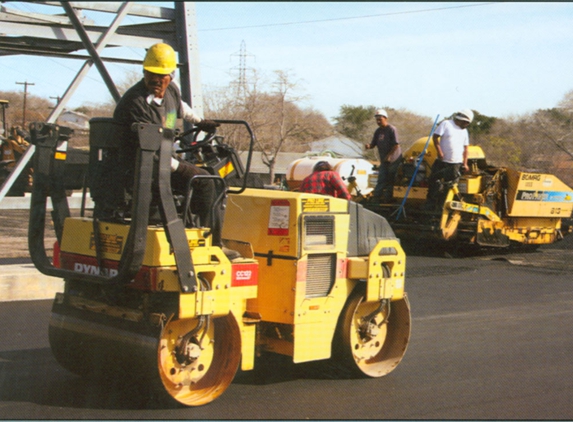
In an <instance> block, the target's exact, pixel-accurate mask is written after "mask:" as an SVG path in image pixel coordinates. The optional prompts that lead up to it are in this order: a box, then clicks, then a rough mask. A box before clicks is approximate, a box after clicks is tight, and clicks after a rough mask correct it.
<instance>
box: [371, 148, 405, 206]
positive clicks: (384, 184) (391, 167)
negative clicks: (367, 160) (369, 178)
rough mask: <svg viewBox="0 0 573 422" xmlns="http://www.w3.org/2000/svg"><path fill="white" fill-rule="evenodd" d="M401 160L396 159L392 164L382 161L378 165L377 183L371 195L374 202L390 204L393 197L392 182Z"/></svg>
mask: <svg viewBox="0 0 573 422" xmlns="http://www.w3.org/2000/svg"><path fill="white" fill-rule="evenodd" d="M401 162H402V160H401V159H397V160H396V161H394V162H393V163H389V162H387V161H384V162H382V163H380V167H379V168H378V182H377V183H376V187H375V188H374V192H373V193H372V197H373V198H374V199H376V200H382V201H383V202H390V201H391V200H392V197H393V196H394V181H395V179H396V173H397V172H398V167H400V163H401Z"/></svg>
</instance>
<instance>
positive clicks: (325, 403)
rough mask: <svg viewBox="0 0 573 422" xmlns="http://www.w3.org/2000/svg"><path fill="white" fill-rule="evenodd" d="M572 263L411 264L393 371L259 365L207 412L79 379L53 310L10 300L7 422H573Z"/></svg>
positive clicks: (3, 344) (525, 258) (122, 385)
mask: <svg viewBox="0 0 573 422" xmlns="http://www.w3.org/2000/svg"><path fill="white" fill-rule="evenodd" d="M494 258H495V259H494ZM571 258H573V252H572V251H571V250H550V249H548V250H545V251H543V252H537V253H532V254H522V255H507V256H500V257H491V256H489V257H483V256H482V257H472V258H443V257H427V256H426V257H423V256H412V255H409V256H408V264H407V282H406V288H407V291H408V294H409V298H410V302H411V306H412V317H413V319H412V336H411V340H410V344H409V347H408V350H407V352H406V356H405V357H404V359H403V361H402V362H401V364H400V365H399V366H398V368H397V369H396V370H395V371H394V372H392V373H391V374H389V375H388V376H386V377H383V378H378V379H333V378H332V377H330V376H328V375H326V374H325V372H323V371H322V369H323V367H322V366H321V365H322V364H321V363H312V364H304V365H294V364H289V363H288V362H285V361H284V360H283V359H270V360H269V359H267V360H264V361H261V360H259V361H257V363H256V365H257V370H256V371H251V372H245V373H239V374H238V375H237V377H236V379H235V381H234V382H233V384H232V385H231V386H230V387H229V389H228V390H227V391H226V392H225V393H224V394H223V395H222V396H221V397H220V398H219V399H217V400H216V401H215V402H213V403H211V404H209V405H207V406H203V407H197V408H184V407H176V406H175V407H166V406H165V405H164V404H161V403H159V402H157V401H156V400H155V399H154V397H150V396H149V395H148V394H145V392H144V391H143V390H142V388H143V386H140V385H130V384H129V383H128V381H127V380H126V379H124V378H123V377H118V379H116V380H115V382H111V383H107V384H104V383H101V382H99V383H97V382H96V383H94V382H91V381H87V380H84V379H81V378H79V377H76V376H74V375H72V374H71V373H68V372H67V371H66V370H64V369H62V368H61V367H59V366H58V364H57V363H56V361H55V360H54V358H53V357H52V354H51V352H50V349H49V345H48V335H47V327H48V320H49V314H50V306H51V303H50V301H35V302H9V303H1V304H0V318H1V321H2V323H1V324H0V340H1V341H0V418H2V419H75V420H77V419H250V420H252V419H305V418H310V419H352V420H355V419H573V404H571V398H572V397H573V377H572V376H571V374H573V357H572V350H573V283H572V280H571V269H572V268H573V266H572V265H573V264H572V261H573V259H571Z"/></svg>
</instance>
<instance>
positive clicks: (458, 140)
mask: <svg viewBox="0 0 573 422" xmlns="http://www.w3.org/2000/svg"><path fill="white" fill-rule="evenodd" d="M473 118H474V113H473V112H472V111H471V110H469V109H464V110H460V111H458V112H457V113H454V115H453V117H452V118H451V119H448V120H444V121H443V122H442V123H440V124H439V125H438V127H437V128H436V130H435V132H434V135H433V137H432V140H433V142H434V146H435V147H436V153H437V156H436V160H435V161H434V164H433V165H432V170H431V173H430V177H429V180H428V195H427V198H426V205H425V208H426V210H428V211H437V208H439V207H440V206H441V205H442V204H441V203H440V199H441V196H444V195H445V194H446V193H447V192H443V189H442V187H443V186H444V185H446V184H448V183H456V182H457V180H458V178H459V177H460V171H461V170H462V169H463V171H469V168H468V146H469V144H470V140H469V134H468V131H467V127H468V126H469V125H470V123H471V122H472V121H473ZM440 193H442V195H440ZM444 199H445V198H444Z"/></svg>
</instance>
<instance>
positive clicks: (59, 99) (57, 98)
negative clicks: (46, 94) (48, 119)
mask: <svg viewBox="0 0 573 422" xmlns="http://www.w3.org/2000/svg"><path fill="white" fill-rule="evenodd" d="M50 99H51V100H56V105H55V106H54V107H50V108H51V109H55V108H56V107H57V106H58V104H60V101H61V100H62V97H60V96H59V95H58V96H57V97H50Z"/></svg>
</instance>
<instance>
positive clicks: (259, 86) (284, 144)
mask: <svg viewBox="0 0 573 422" xmlns="http://www.w3.org/2000/svg"><path fill="white" fill-rule="evenodd" d="M274 76H275V77H274V79H273V81H272V83H270V84H265V82H264V80H263V78H262V77H261V75H260V74H258V73H257V72H254V73H253V76H252V77H250V79H249V80H248V81H247V84H246V86H244V88H243V89H242V90H241V91H240V92H237V90H236V89H235V90H233V89H232V88H231V87H229V88H228V89H227V90H226V92H223V91H221V90H217V91H214V92H209V93H208V94H207V95H206V97H208V98H209V99H208V100H207V101H206V112H207V113H208V115H209V117H210V118H219V119H229V118H232V119H241V120H246V121H247V122H248V123H249V125H250V126H251V128H252V129H253V132H254V134H255V138H256V142H257V144H256V149H257V150H259V151H261V153H262V157H263V162H264V164H265V165H267V166H268V167H269V177H270V180H273V179H274V172H275V165H276V160H277V156H278V154H279V153H280V152H286V151H290V152H294V151H301V152H302V151H306V150H307V149H308V144H309V143H310V142H312V141H314V140H317V139H320V138H322V137H325V136H328V135H330V134H332V126H331V125H330V123H329V122H328V120H327V119H326V117H324V115H322V114H321V113H319V112H318V111H316V110H314V109H312V108H303V107H301V104H302V103H303V102H304V100H305V99H306V98H305V96H304V95H301V94H299V91H300V84H301V81H299V80H295V79H294V76H293V75H292V74H291V73H290V72H288V71H275V72H274ZM267 87H268V88H267ZM222 133H224V135H225V137H226V141H227V143H229V144H230V145H232V146H234V147H235V148H236V149H241V148H245V146H246V142H247V140H246V139H245V137H244V136H242V135H241V134H240V133H239V131H238V130H237V128H223V130H222Z"/></svg>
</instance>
